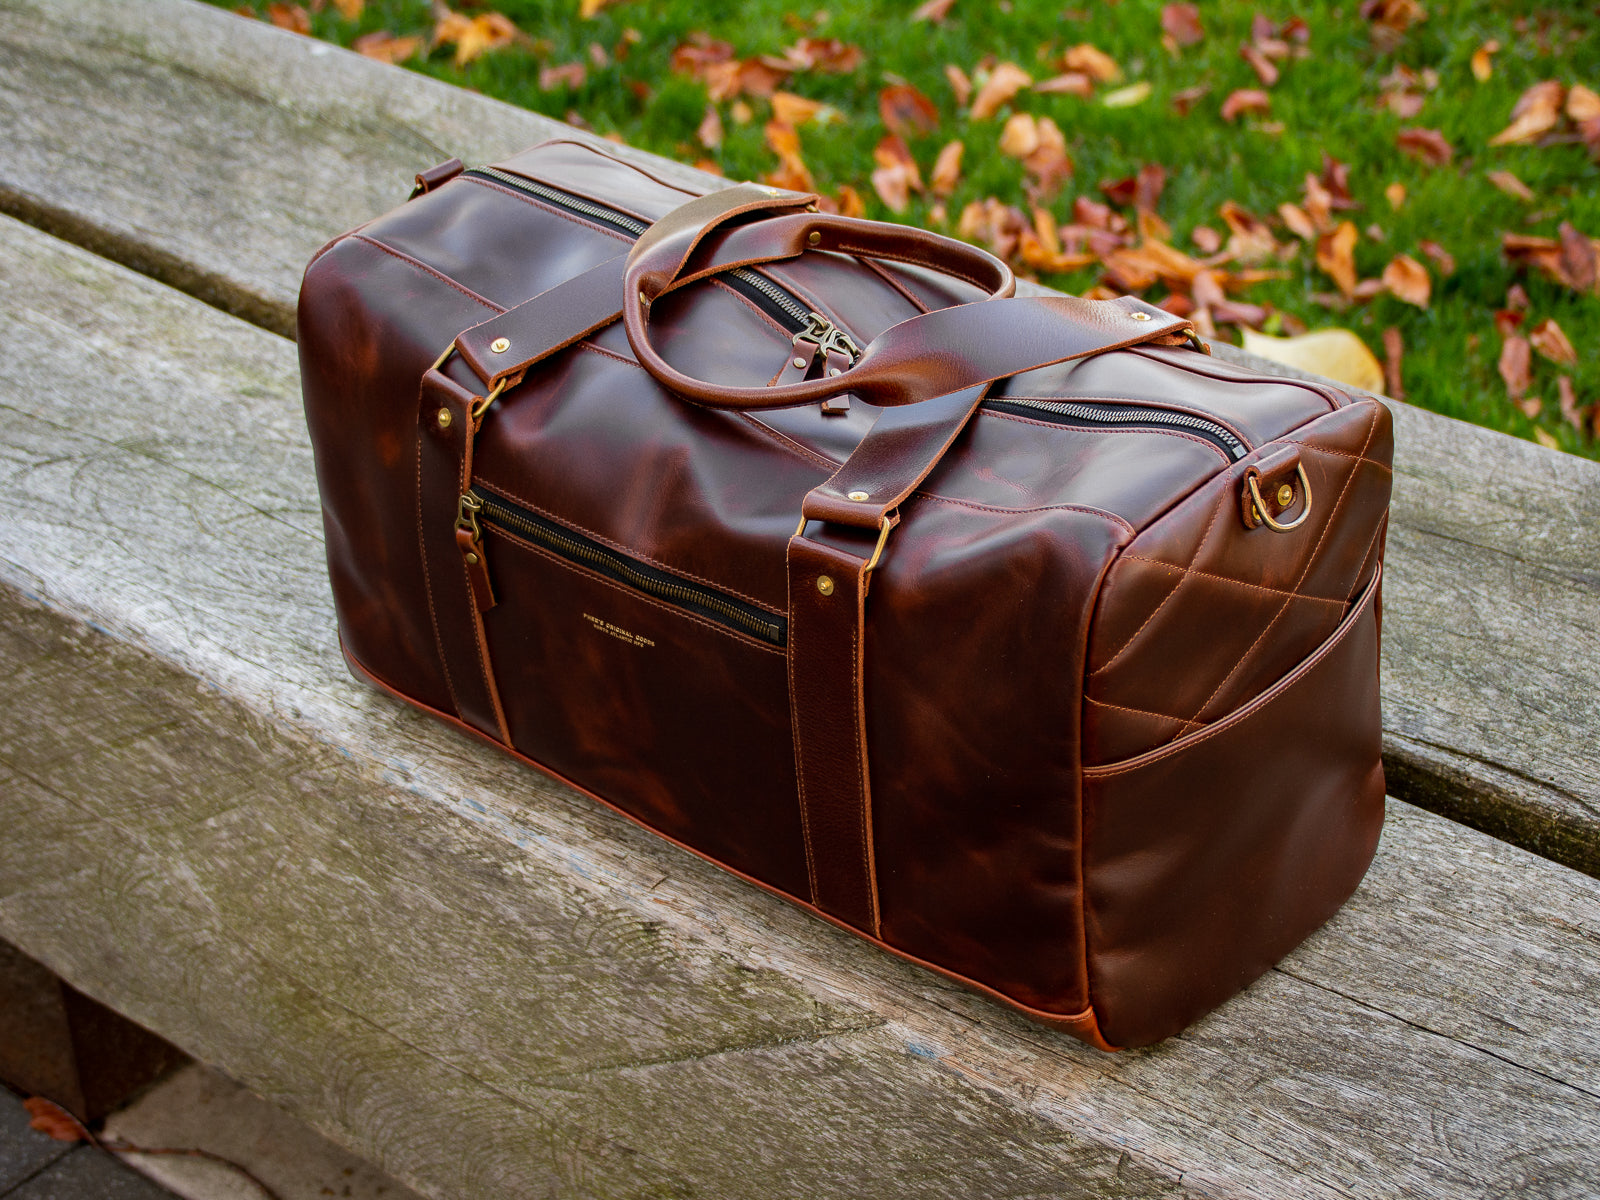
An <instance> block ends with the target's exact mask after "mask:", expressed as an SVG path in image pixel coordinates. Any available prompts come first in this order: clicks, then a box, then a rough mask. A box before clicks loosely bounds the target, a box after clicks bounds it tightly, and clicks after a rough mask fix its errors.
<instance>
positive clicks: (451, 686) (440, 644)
mask: <svg viewBox="0 0 1600 1200" xmlns="http://www.w3.org/2000/svg"><path fill="white" fill-rule="evenodd" d="M417 408H418V409H419V410H420V409H421V408H422V393H421V390H420V389H419V390H418V393H417ZM423 436H424V435H423V434H422V433H421V432H420V431H419V432H418V433H417V548H418V549H419V550H421V551H422V590H423V592H424V593H425V594H426V595H427V598H428V620H429V621H430V622H431V623H432V625H433V644H434V647H435V649H437V650H438V652H439V667H440V669H441V670H442V671H443V672H444V687H445V691H447V692H449V693H450V703H451V704H453V705H455V709H456V715H457V716H460V715H461V701H460V700H458V699H457V698H456V685H455V682H454V681H453V680H452V679H451V678H450V656H449V655H448V654H446V653H445V652H444V638H443V637H442V636H441V635H440V633H439V616H438V614H437V613H436V612H435V611H434V608H433V579H432V577H431V576H430V574H429V571H428V539H427V537H426V536H425V535H424V533H423V527H422V512H423V499H422V451H423V440H422V439H423Z"/></svg>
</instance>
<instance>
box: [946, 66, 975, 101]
mask: <svg viewBox="0 0 1600 1200" xmlns="http://www.w3.org/2000/svg"><path fill="white" fill-rule="evenodd" d="M944 77H945V78H946V79H948V80H949V81H950V91H951V92H952V93H954V95H955V98H956V107H957V108H965V107H966V106H967V101H968V100H970V99H972V80H970V79H968V78H967V73H966V72H965V71H963V70H962V69H961V68H960V67H958V66H955V65H954V64H953V63H946V64H945V68H944Z"/></svg>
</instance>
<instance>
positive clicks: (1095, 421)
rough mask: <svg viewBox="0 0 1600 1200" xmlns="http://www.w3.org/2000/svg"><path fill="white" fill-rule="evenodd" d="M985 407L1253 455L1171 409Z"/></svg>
mask: <svg viewBox="0 0 1600 1200" xmlns="http://www.w3.org/2000/svg"><path fill="white" fill-rule="evenodd" d="M983 407H985V408H992V409H994V410H996V411H997V412H1005V413H1011V414H1012V415H1013V416H1019V417H1033V418H1035V419H1038V420H1044V421H1049V422H1051V423H1052V424H1055V425H1075V426H1079V427H1082V428H1089V429H1092V428H1096V427H1099V428H1105V427H1108V426H1109V427H1113V428H1118V429H1176V430H1181V431H1183V432H1185V433H1192V434H1194V435H1195V436H1196V437H1202V438H1204V439H1205V440H1206V441H1208V442H1210V443H1211V444H1212V445H1214V446H1216V447H1217V449H1219V450H1221V451H1222V452H1223V453H1224V454H1226V455H1227V456H1228V457H1229V458H1230V459H1232V460H1234V461H1235V462H1237V461H1238V460H1239V459H1241V458H1243V457H1244V456H1245V455H1246V454H1248V453H1250V447H1248V446H1246V445H1245V444H1244V443H1243V442H1242V441H1240V440H1239V438H1238V436H1237V435H1236V434H1235V433H1234V432H1233V431H1232V430H1231V429H1229V428H1228V427H1227V426H1225V425H1221V424H1218V423H1217V422H1216V421H1210V420H1207V419H1206V418H1205V417H1201V416H1196V415H1195V414H1194V413H1188V412H1177V411H1175V410H1173V409H1170V408H1146V407H1142V406H1138V405H1130V404H1107V403H1105V402H1104V401H1100V400H1096V401H1094V402H1092V403H1089V402H1084V401H1077V400H1021V399H1018V400H1011V399H1005V400H985V401H984V404H983Z"/></svg>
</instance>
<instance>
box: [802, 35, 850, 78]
mask: <svg viewBox="0 0 1600 1200" xmlns="http://www.w3.org/2000/svg"><path fill="white" fill-rule="evenodd" d="M783 58H784V61H785V63H787V64H788V65H789V66H790V68H791V69H793V70H799V71H822V72H824V73H825V74H830V75H848V74H850V73H851V72H852V71H854V70H856V69H857V68H858V67H860V66H861V64H862V63H863V62H864V61H866V55H865V54H864V53H862V50H861V47H860V46H852V45H850V44H848V43H846V42H841V41H840V40H839V39H838V38H813V37H807V38H801V39H800V40H799V41H798V42H796V43H795V44H794V45H792V46H789V47H788V48H786V49H785V50H784V52H783Z"/></svg>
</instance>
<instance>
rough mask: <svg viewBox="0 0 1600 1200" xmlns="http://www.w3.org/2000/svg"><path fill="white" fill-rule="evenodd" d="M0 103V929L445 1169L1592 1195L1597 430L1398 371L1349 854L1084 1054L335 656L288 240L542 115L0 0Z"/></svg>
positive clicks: (1599, 614) (503, 145) (243, 33)
mask: <svg viewBox="0 0 1600 1200" xmlns="http://www.w3.org/2000/svg"><path fill="white" fill-rule="evenodd" d="M0 128H3V130H4V134H3V136H0V209H3V210H4V211H6V212H8V213H10V214H12V216H13V217H15V218H21V220H15V219H5V218H0V408H3V411H4V414H5V433H4V436H3V438H0V447H3V451H0V512H3V514H4V516H3V518H0V614H3V615H0V821H3V822H4V830H5V833H4V841H3V842H0V847H3V848H0V938H4V939H7V940H9V941H11V942H13V943H15V944H16V945H18V946H20V947H22V948H23V949H24V950H25V951H26V952H27V953H29V954H30V955H33V956H34V957H36V958H38V959H40V960H41V961H43V962H45V963H47V964H48V965H49V966H50V967H52V968H53V969H54V970H56V971H57V972H59V973H60V974H61V975H62V976H63V977H65V978H66V979H68V980H69V981H70V982H71V983H72V984H73V985H74V986H76V987H78V988H80V989H81V990H83V991H84V992H86V993H88V994H90V995H93V996H95V997H97V998H99V999H100V1000H102V1001H104V1002H106V1003H108V1004H110V1005H112V1006H113V1007H115V1008H117V1009H118V1010H120V1011H122V1012H125V1013H127V1014H129V1015H130V1016H132V1017H134V1018H136V1019H137V1020H139V1021H141V1022H142V1023H144V1024H145V1025H147V1026H148V1027H150V1028H151V1029H153V1030H156V1031H157V1032H159V1033H161V1034H162V1035H163V1036H165V1037H167V1038H169V1039H171V1040H172V1041H173V1042H175V1043H176V1044H178V1045H179V1046H181V1047H183V1048H184V1049H185V1050H187V1051H189V1052H191V1053H193V1054H195V1055H196V1056H198V1057H199V1058H201V1059H203V1060H205V1061H207V1062H210V1063H214V1064H216V1065H218V1066H220V1067H222V1068H223V1069H225V1070H226V1071H228V1072H229V1073H231V1074H232V1075H234V1076H235V1077H237V1078H238V1079H240V1080H241V1081H242V1082H244V1083H246V1084H248V1085H249V1086H251V1087H252V1088H254V1089H255V1090H256V1091H258V1092H260V1093H261V1094H263V1095H265V1096H267V1097H268V1098H269V1099H272V1100H274V1101H276V1102H278V1103H279V1104H281V1105H282V1106H284V1107H285V1108H287V1109H290V1110H291V1111H293V1112H295V1113H297V1114H299V1115H301V1116H302V1117H304V1118H306V1119H308V1120H309V1121H311V1122H312V1123H313V1124H315V1125H317V1126H318V1127H320V1128H321V1129H322V1130H323V1131H324V1132H326V1133H328V1134H329V1135H330V1136H332V1137H334V1138H335V1139H336V1140H338V1141H340V1142H342V1143H344V1144H346V1145H348V1146H351V1147H352V1148H354V1149H356V1150H357V1151H358V1152H360V1153H362V1154H364V1155H366V1156H367V1157H369V1158H371V1159H373V1160H374V1161H376V1162H378V1163H380V1164H381V1165H383V1166H384V1167H385V1168H386V1169H388V1170H390V1171H392V1172H393V1173H395V1174H397V1175H399V1176H401V1177H403V1178H405V1179H407V1180H408V1181H410V1182H413V1183H414V1184H416V1185H417V1186H418V1187H420V1188H422V1189H423V1190H425V1191H428V1192H430V1193H431V1194H435V1195H439V1196H458V1197H466V1196H471V1197H500V1196H505V1197H512V1196H518V1197H522V1196H529V1195H563V1196H565V1195H574V1196H578V1195H606V1196H641V1197H642V1196H667V1195H671V1196H691V1195H693V1196H739V1197H743V1196H751V1197H755V1196H778V1195H783V1196H788V1195H818V1196H851V1197H869V1196H886V1197H887V1196H894V1197H918V1196H927V1197H935V1196H960V1197H969V1196H970V1197H984V1198H989V1197H1029V1196H1046V1195H1048V1196H1058V1195H1097V1196H1098V1195H1104V1196H1113V1195H1115V1196H1129V1197H1134V1196H1138V1197H1144V1196H1182V1195H1201V1194H1204V1195H1225V1196H1251V1197H1284V1196H1297V1197H1298V1196H1308V1197H1349V1196H1385V1195H1401V1194H1404V1195H1414V1196H1447V1195H1475V1196H1476V1195H1491V1196H1501V1195H1517V1196H1551V1197H1568V1196H1573V1197H1575V1196H1581V1195H1589V1194H1594V1193H1596V1192H1600V881H1597V880H1596V879H1595V878H1592V877H1591V876H1592V875H1595V874H1597V873H1600V813H1597V808H1600V764H1597V761H1596V757H1595V754H1594V749H1593V747H1594V746H1595V744H1596V743H1595V734H1596V732H1597V731H1600V700H1597V692H1596V686H1595V681H1596V677H1597V674H1600V519H1597V518H1600V467H1597V466H1596V464H1594V463H1590V462H1586V461H1582V460H1579V459H1575V458H1571V457H1566V456H1562V455H1559V454H1555V453H1552V452H1549V451H1546V450H1543V449H1541V448H1540V447H1537V446H1533V445H1531V444H1525V443H1522V442H1517V441H1513V440H1511V439H1508V438H1505V437H1502V436H1499V435H1496V434H1493V433H1488V432H1486V431H1483V430H1480V429H1476V428H1473V427H1469V426H1465V425H1461V424H1459V423H1456V422H1451V421H1447V420H1444V419H1442V418H1439V417H1435V416H1432V415H1430V414H1427V413H1424V412H1420V411H1417V410H1415V409H1411V408H1407V407H1406V406H1403V405H1397V406H1396V414H1397V424H1398V438H1399V448H1398V462H1397V487H1396V501H1395V512H1394V518H1393V526H1392V530H1391V534H1390V537H1391V546H1392V550H1391V556H1390V567H1389V571H1388V577H1387V578H1386V587H1385V599H1386V605H1385V622H1384V632H1385V656H1384V671H1385V680H1384V701H1385V706H1386V713H1385V719H1386V728H1387V734H1386V738H1387V742H1386V756H1387V761H1388V763H1389V767H1390V773H1391V783H1392V789H1393V790H1394V792H1395V793H1396V794H1397V795H1398V796H1400V797H1402V799H1400V800H1397V801H1395V802H1394V803H1393V804H1392V807H1391V813H1390V817H1389V821H1388V823H1387V825H1386V827H1385V831H1384V838H1383V843H1382V846H1381V847H1380V850H1379V853H1378V858H1377V861H1376V862H1375V864H1374V866H1373V869H1372V871H1371V873H1370V874H1369V876H1368V878H1367V880H1366V882H1365V883H1364V884H1363V885H1362V887H1361V889H1360V890H1359V891H1358V893H1357V894H1356V896H1355V898H1354V899H1353V900H1352V901H1351V903H1350V904H1349V905H1348V906H1347V907H1346V908H1345V910H1343V911H1342V912H1341V913H1340V914H1339V916H1338V917H1336V918H1335V920H1334V921H1333V922H1332V923H1331V924H1330V925H1329V926H1328V927H1327V928H1326V929H1324V930H1322V931H1321V932H1319V933H1318V934H1316V935H1314V936H1313V937H1312V938H1311V939H1310V940H1309V941H1308V942H1307V943H1306V944H1305V945H1303V946H1302V947H1301V948H1300V949H1299V950H1297V951H1296V952H1295V953H1294V954H1292V955H1291V956H1290V957H1289V958H1288V959H1287V960H1286V961H1285V962H1284V963H1283V964H1282V965H1281V966H1280V967H1279V968H1278V969H1276V970H1274V971H1273V972H1271V973H1270V974H1269V975H1268V976H1267V977H1266V978H1264V979H1263V980H1261V981H1260V982H1259V983H1258V984H1256V985H1255V986H1253V987H1252V988H1251V989H1249V990H1248V991H1247V992H1246V993H1245V994H1244V995H1243V996H1241V997H1239V998H1238V999H1237V1000H1235V1001H1233V1002H1232V1003H1230V1004H1228V1005H1227V1006H1225V1007H1224V1008H1223V1009H1222V1010H1220V1011H1219V1012H1217V1013H1216V1014H1214V1015H1212V1016H1211V1017H1209V1018H1207V1019H1205V1020H1204V1021H1202V1022H1201V1023H1199V1024H1198V1025H1196V1026H1195V1027H1194V1028H1193V1029H1191V1030H1189V1031H1188V1032H1186V1033H1185V1034H1183V1035H1182V1036H1180V1037H1178V1038H1175V1039H1172V1040H1171V1041H1169V1042H1167V1043H1164V1044H1163V1045H1160V1046H1157V1047H1154V1048H1151V1049H1149V1050H1144V1051H1138V1052H1132V1053H1126V1054H1123V1055H1118V1056H1106V1055H1102V1054H1099V1053H1097V1052H1095V1051H1092V1050H1089V1049H1086V1048H1084V1047H1082V1046H1080V1045H1078V1044H1077V1043H1075V1042H1072V1041H1070V1040H1068V1039H1066V1038H1065V1037H1063V1036H1060V1035H1056V1034H1053V1033H1050V1032H1048V1031H1045V1030H1041V1029H1038V1028H1036V1027H1033V1026H1031V1025H1028V1024H1026V1023H1025V1022H1023V1021H1021V1020H1020V1019H1018V1018H1015V1017H1013V1016H1011V1015H1010V1014H1008V1013H1006V1012H1004V1011H1002V1010H1001V1009H999V1008H997V1007H996V1006H994V1005H991V1004H989V1003H986V1002H984V1001H982V1000H980V999H978V998H976V997H974V996H971V995H969V994H967V993H965V992H963V991H960V990H959V989H956V988H953V987H952V986H949V985H947V984H945V983H944V982H942V981H941V980H939V979H937V978H935V977H933V976H931V975H929V974H927V973H925V972H922V971H919V970H916V969H914V968H912V967H909V966H906V965H904V964H901V963H899V962H897V961H895V960H892V959H891V958H889V957H888V956H886V955H883V954H880V953H878V952H876V951H874V950H873V949H872V948H870V947H868V946H865V945H863V944H860V943H858V942H856V941H855V940H854V939H851V938H849V937H848V936H846V935H843V934H841V933H839V932H837V931H835V930H833V929H831V928H829V927H826V926H824V925H822V924H821V923H819V922H816V921H814V920H811V919H809V918H807V917H806V916H804V915H803V914H801V913H800V912H798V911H796V910H794V909H792V908H791V907H789V906H787V905H785V904H783V903H782V902H781V901H778V900H775V899H773V898H771V897H769V896H767V895H765V894H763V893H760V892H758V891H756V890H755V889H753V888H749V887H747V886H745V885H743V884H740V883H739V882H737V881H735V880H733V879H731V878H730V877H727V876H725V875H723V874H722V873H720V872H718V871H716V870H715V869H713V868H711V867H708V866H706V865H705V864H703V863H701V862H700V861H699V860H697V859H694V858H692V857H690V856H688V855H686V854H683V853H681V852H679V851H677V850H675V849H673V848H671V847H670V846H667V845H665V844H663V843H660V842H659V841H657V840H655V839H653V838H651V837H650V836H649V835H647V834H644V833H642V832H640V831H638V830H636V829H635V828H633V827H632V826H630V825H628V824H627V823H626V822H624V821H622V820H621V819H620V818H617V817H614V816H612V815H610V814H608V813H606V812H604V811H601V810H600V809H599V808H598V807H597V806H595V805H594V804H592V803H591V802H589V801H587V800H585V799H583V798H582V797H579V796H577V795H575V794H573V793H571V792H569V791H567V790H565V789H563V788H561V787H559V786H557V785H554V784H552V783H549V782H547V781H545V780H543V779H541V778H540V777H538V776H536V775H535V774H533V773H531V772H528V771H525V770H522V769H520V768H518V767H516V766H515V765H514V764H512V763H510V762H508V761H506V760H505V759H504V758H503V757H501V756H498V755H496V754H495V753H494V752H493V751H491V750H488V749H485V748H482V747H479V746H477V745H475V744H472V743H469V742H467V741H466V740H465V739H463V738H460V737H458V736H456V735H455V734H453V733H451V732H449V731H448V730H445V729H443V728H441V727H439V726H438V725H436V724H434V723H431V722H428V721H426V720H424V719H422V718H420V717H418V716H416V715H414V714H412V713H411V712H409V711H407V710H404V709H402V708H400V707H399V706H397V705H396V704H394V703H392V702H390V701H388V700H386V699H384V698H382V697H380V696H377V695H375V694H374V693H372V692H370V691H368V690H367V689H365V688H364V687H362V686H360V685H358V684H357V683H355V682H354V681H353V680H352V679H351V678H350V677H349V676H348V674H347V672H346V670H345V668H344V666H343V663H342V660H341V659H340V657H339V653H338V650H337V647H336V645H335V642H334V633H333V616H332V611H331V603H330V601H329V598H328V594H327V584H326V580H325V575H324V568H323V562H322V549H321V526H320V517H319V511H318V504H317V497H316V492H315V485H314V483H313V480H312V472H311V462H310V451H309V447H308V446H307V443H306V439H305V432H304V428H303V424H302V421H301V417H300V412H299V400H298V383H297V370H296V362H295V356H294V347H293V345H292V344H291V343H290V342H289V341H288V340H286V338H285V337H284V336H282V335H283V334H285V333H287V332H288V331H290V330H291V328H292V312H293V304H294V293H295V289H296V286H297V283H298V277H299V272H300V270H301V267H302V265H303V264H304V262H305V261H306V259H307V258H308V257H309V256H310V255H311V253H312V252H313V251H314V249H315V248H316V247H317V245H319V244H320V243H321V242H322V241H323V240H325V239H326V238H327V237H329V236H331V235H333V234H335V233H337V232H339V231H340V230H342V229H344V228H347V227H349V226H351V225H354V224H356V223H357V222H359V221H361V220H363V219H365V218H366V217H368V216H371V215H372V214H375V213H377V212H381V211H384V210H385V209H387V208H389V207H391V206H392V205H393V204H394V203H395V202H396V201H397V200H398V199H399V198H401V197H402V196H403V194H404V193H405V191H406V189H407V186H408V184H409V180H410V178H411V175H412V174H413V173H414V171H415V170H416V169H417V168H418V167H419V166H422V165H427V164H429V163H431V162H433V161H437V160H438V159H442V158H444V157H448V156H449V155H451V154H455V155H458V156H460V157H462V158H463V159H465V160H467V161H486V160H492V159H494V158H497V157H500V156H503V155H504V154H506V153H507V152H509V151H511V150H513V149H515V148H518V147H520V146H522V145H526V144H530V143H532V142H535V141H537V140H539V139H541V138H542V137H544V136H547V135H548V134H549V133H550V132H551V130H552V128H554V127H553V126H552V125H551V123H550V122H547V121H544V120H542V119H540V118H537V117H535V116H533V115H531V114H528V113H525V112H521V111H519V110H516V109H511V108H508V107H506V106H504V105H500V104H498V103H495V102H493V101H489V100H486V99H484V98H482V97H480V96H476V95H473V94H470V93H467V92H464V91H460V90H457V89H452V88H449V87H445V86H443V85H440V84H436V83H433V82H430V81H428V80H424V79H421V78H418V77H416V76H413V75H409V74H406V73H404V72H401V71H399V70H395V69H392V68H386V67H380V66H378V65H377V64H373V63H370V62H367V61H365V60H362V59H359V58H357V57H354V56H352V55H348V54H345V53H343V52H340V51H338V50H335V49H333V48H331V47H328V46H326V45H322V44H318V43H315V42H312V41H309V40H307V39H301V38H295V37H292V36H290V35H285V34H281V33H279V32H277V31H275V30H272V29H270V28H267V27H264V26H261V25H257V24H253V23H249V22H242V21H239V20H237V19H236V18H233V17H231V16H229V15H228V14H226V13H224V12H222V11H220V10H217V9H212V8H203V7H200V6H198V5H193V4H189V3H187V2H186V0H144V2H142V3H139V4H134V5H129V4H125V3H118V2H117V0H0ZM563 132H570V131H568V130H565V129H564V127H563ZM652 162H653V164H654V165H655V167H656V168H657V169H658V170H662V171H668V170H672V171H676V172H677V173H679V174H685V173H687V172H686V169H684V168H681V167H672V166H670V164H664V163H661V162H660V161H659V160H652ZM130 267H131V268H133V269H132V270H130V269H129V268H130ZM1408 799H1409V800H1411V801H1414V802H1415V803H1407V802H1406V800H1408ZM1417 805H1422V806H1424V807H1417ZM1425 809H1431V810H1433V811H1425ZM1441 813H1442V814H1445V815H1444V816H1441V815H1438V814H1441ZM1447 817H1448V818H1454V819H1447ZM1461 822H1465V823H1466V824H1469V825H1475V826H1477V827H1478V828H1479V829H1480V830H1486V831H1488V832H1487V833H1485V832H1479V831H1478V830H1474V829H1470V828H1467V827H1466V826H1465V825H1464V824H1462V823H1461ZM1490 834H1493V835H1495V836H1490ZM1562 864H1567V865H1562ZM1573 868H1577V869H1573ZM1583 872H1587V874H1585V873H1583Z"/></svg>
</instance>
